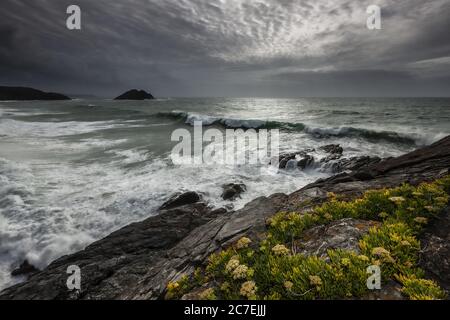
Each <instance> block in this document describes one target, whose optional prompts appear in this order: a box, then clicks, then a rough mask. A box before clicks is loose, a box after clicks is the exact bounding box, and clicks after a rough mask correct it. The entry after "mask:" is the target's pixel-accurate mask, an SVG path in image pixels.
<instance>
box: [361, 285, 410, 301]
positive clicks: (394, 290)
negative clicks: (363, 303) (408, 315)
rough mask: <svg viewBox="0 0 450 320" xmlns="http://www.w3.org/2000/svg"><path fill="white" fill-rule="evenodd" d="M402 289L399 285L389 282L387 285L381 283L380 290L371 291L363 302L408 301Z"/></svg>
mask: <svg viewBox="0 0 450 320" xmlns="http://www.w3.org/2000/svg"><path fill="white" fill-rule="evenodd" d="M401 289H402V286H401V285H400V284H399V283H397V282H395V281H392V280H389V281H388V282H387V283H383V282H382V283H381V289H380V290H370V291H369V292H368V293H367V294H365V295H364V296H363V297H362V298H361V300H406V297H405V296H404V295H403V294H402V293H401V291H400V290H401Z"/></svg>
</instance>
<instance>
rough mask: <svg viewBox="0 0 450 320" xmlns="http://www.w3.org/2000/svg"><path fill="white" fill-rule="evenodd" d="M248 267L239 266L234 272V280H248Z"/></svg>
mask: <svg viewBox="0 0 450 320" xmlns="http://www.w3.org/2000/svg"><path fill="white" fill-rule="evenodd" d="M247 271H248V267H247V266H246V265H243V264H241V265H239V266H237V267H236V269H234V271H233V279H235V280H237V279H245V278H247Z"/></svg>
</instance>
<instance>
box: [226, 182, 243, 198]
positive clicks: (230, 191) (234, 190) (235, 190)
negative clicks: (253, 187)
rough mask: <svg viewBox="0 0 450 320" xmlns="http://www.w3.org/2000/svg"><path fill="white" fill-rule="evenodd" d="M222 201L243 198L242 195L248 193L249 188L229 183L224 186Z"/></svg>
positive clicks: (240, 184) (241, 184)
mask: <svg viewBox="0 0 450 320" xmlns="http://www.w3.org/2000/svg"><path fill="white" fill-rule="evenodd" d="M222 188H223V192H222V199H223V200H230V201H233V200H236V199H237V198H240V197H241V194H242V193H244V192H245V191H247V187H246V185H245V184H243V183H229V184H226V185H223V186H222Z"/></svg>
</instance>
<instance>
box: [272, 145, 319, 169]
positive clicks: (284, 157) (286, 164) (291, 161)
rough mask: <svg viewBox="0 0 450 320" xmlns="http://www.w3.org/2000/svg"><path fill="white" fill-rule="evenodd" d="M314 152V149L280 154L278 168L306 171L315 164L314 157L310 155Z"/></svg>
mask: <svg viewBox="0 0 450 320" xmlns="http://www.w3.org/2000/svg"><path fill="white" fill-rule="evenodd" d="M313 151H314V150H313V149H308V150H304V151H298V152H290V153H283V154H280V156H279V159H278V168H279V169H287V170H292V169H295V168H299V169H301V170H304V169H306V168H307V167H309V166H311V165H312V164H313V163H314V157H313V156H312V155H310V154H309V153H310V152H313Z"/></svg>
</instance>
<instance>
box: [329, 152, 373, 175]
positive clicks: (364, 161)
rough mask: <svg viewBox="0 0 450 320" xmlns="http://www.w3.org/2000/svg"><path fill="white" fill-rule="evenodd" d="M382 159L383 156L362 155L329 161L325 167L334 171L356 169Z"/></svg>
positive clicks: (366, 166)
mask: <svg viewBox="0 0 450 320" xmlns="http://www.w3.org/2000/svg"><path fill="white" fill-rule="evenodd" d="M380 161H381V158H379V157H369V156H360V157H352V158H344V159H340V160H338V161H335V162H329V163H327V164H325V165H324V166H323V168H325V169H330V170H331V171H332V172H334V173H338V172H342V171H355V170H359V169H362V168H368V167H369V166H371V165H374V164H377V163H379V162H380Z"/></svg>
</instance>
